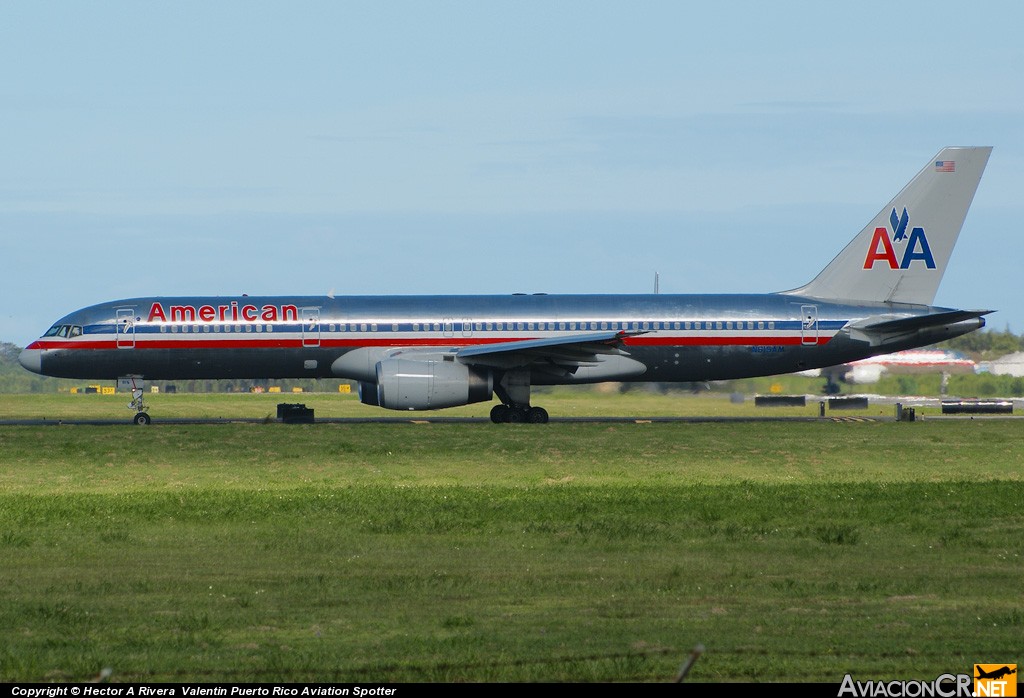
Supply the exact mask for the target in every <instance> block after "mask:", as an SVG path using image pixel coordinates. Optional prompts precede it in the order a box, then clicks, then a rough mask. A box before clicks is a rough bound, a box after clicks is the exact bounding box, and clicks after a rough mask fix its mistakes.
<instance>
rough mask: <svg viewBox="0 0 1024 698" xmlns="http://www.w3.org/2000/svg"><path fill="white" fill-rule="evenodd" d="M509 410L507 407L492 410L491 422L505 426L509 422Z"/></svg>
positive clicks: (498, 406) (501, 406)
mask: <svg viewBox="0 0 1024 698" xmlns="http://www.w3.org/2000/svg"><path fill="white" fill-rule="evenodd" d="M508 413H509V409H508V407H506V406H505V405H495V406H494V407H492V408H491V421H492V422H494V423H495V424H504V423H505V422H507V421H508Z"/></svg>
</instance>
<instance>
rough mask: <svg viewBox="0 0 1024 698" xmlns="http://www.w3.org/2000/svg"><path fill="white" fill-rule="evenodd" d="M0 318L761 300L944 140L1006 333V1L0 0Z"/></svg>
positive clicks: (980, 278)
mask: <svg viewBox="0 0 1024 698" xmlns="http://www.w3.org/2000/svg"><path fill="white" fill-rule="evenodd" d="M0 10H2V12H3V22H0V66H2V67H0V73H2V78H3V79H2V80H0V134H2V137H0V162H2V166H0V299H2V300H0V340H3V341H13V342H16V343H18V344H22V345H24V344H26V343H28V342H29V341H31V340H32V339H34V338H35V337H36V336H38V335H39V334H41V333H42V332H43V331H44V330H45V329H46V328H47V327H48V326H49V324H50V323H51V322H52V321H53V320H55V319H57V318H58V317H60V316H62V315H64V314H65V313H67V312H69V311H71V310H74V309H76V308H79V307H82V306H84V305H89V304H92V303H98V302H102V301H106V300H113V299H116V298H125V297H133V296H145V295H199V294H223V295H230V294H238V293H249V294H252V295H256V294H323V293H327V292H328V291H332V290H333V291H334V292H335V293H337V294H339V295H341V294H386V293H412V294H419V293H511V292H516V291H525V292H536V291H546V292H551V293H558V292H572V293H579V292H624V293H633V292H645V291H648V290H650V289H651V287H652V284H653V275H654V272H655V271H658V272H659V273H660V275H661V290H662V292H663V293H665V292H667V293H674V292H678V293H703V292H733V291H735V292H761V291H776V290H783V289H787V288H793V287H796V286H799V285H801V284H803V283H804V282H806V281H808V280H809V279H810V278H811V277H813V276H814V274H816V273H817V271H818V270H819V269H820V268H821V267H823V266H824V265H825V264H826V263H827V262H828V261H829V260H830V259H831V258H832V257H833V256H834V255H835V254H836V253H837V252H838V251H839V250H840V249H841V248H842V247H843V246H844V245H845V244H846V243H847V242H848V241H849V240H850V239H851V238H852V237H853V235H854V234H855V233H856V232H858V231H859V230H860V229H861V228H862V227H863V226H864V225H865V224H866V223H867V222H868V220H870V218H871V217H872V216H873V215H874V214H875V213H876V212H877V211H878V210H879V209H880V208H881V207H882V206H883V205H884V204H885V203H886V202H887V201H888V200H889V199H890V198H891V197H892V196H893V195H894V194H895V193H896V192H897V191H898V190H899V188H900V187H902V186H903V185H904V184H905V183H906V182H907V181H909V179H910V178H911V177H912V176H913V175H914V174H915V173H916V172H917V171H918V170H919V169H920V168H921V167H923V166H924V165H925V164H926V163H927V162H928V160H929V158H931V156H932V155H933V154H935V153H936V152H937V151H938V150H939V149H940V148H941V147H943V146H945V145H992V146H994V147H995V150H994V152H993V155H992V159H991V161H990V163H989V167H988V170H987V171H986V174H985V176H984V178H983V179H982V182H981V187H980V188H979V191H978V195H977V197H976V198H975V203H974V206H973V207H972V209H971V212H970V214H969V215H968V218H967V223H966V225H965V227H964V231H963V234H962V236H961V239H960V243H959V245H958V248H957V250H956V252H955V253H954V255H953V259H952V262H951V265H950V268H949V270H948V271H947V273H946V276H945V280H944V282H943V285H942V287H941V288H940V290H939V295H938V297H937V299H936V302H937V303H939V304H944V305H950V306H956V307H967V308H994V309H997V310H998V312H997V313H996V314H995V315H994V316H992V318H991V320H990V322H991V323H992V325H993V326H995V327H997V328H1000V329H1001V328H1003V327H1005V326H1006V325H1009V326H1010V327H1011V328H1013V329H1014V330H1015V331H1017V332H1021V331H1024V302H1022V298H1021V293H1020V291H1021V283H1020V278H1021V267H1022V262H1024V240H1022V235H1021V232H1020V229H1021V221H1022V213H1024V201H1022V196H1021V192H1022V190H1024V187H1022V184H1024V177H1022V174H1021V173H1022V171H1024V47H1022V42H1021V41H1020V40H1019V36H1018V34H1019V29H1020V27H1021V26H1024V6H1022V5H1020V3H1018V2H985V3H973V4H971V5H970V6H969V5H968V4H966V3H962V2H903V3H891V2H884V3H882V2H866V3H858V4H857V5H856V6H855V7H854V6H849V5H844V6H840V5H839V4H837V3H820V2H807V3H788V2H779V3H753V2H751V3H728V2H723V3H702V4H700V5H697V4H694V5H690V4H688V3H682V2H665V3H660V2H640V3H628V4H627V3H621V4H600V3H593V2H586V3H572V2H559V3H551V2H543V3H532V2H515V3H497V2H484V3H481V2H452V3H448V2H431V3H419V2H418V3H402V2H395V3H370V2H366V3H345V2H322V3H320V2H306V3H258V2H217V3H208V2H195V3H192V2H175V3H137V2H124V3H121V2H104V3H71V2H66V3H61V2H51V3H7V2H4V3H2V4H0Z"/></svg>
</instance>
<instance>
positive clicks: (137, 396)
mask: <svg viewBox="0 0 1024 698" xmlns="http://www.w3.org/2000/svg"><path fill="white" fill-rule="evenodd" d="M117 382H118V387H120V388H126V389H129V390H131V391H132V401H131V402H129V403H128V409H130V410H135V416H133V417H132V422H133V423H134V424H138V425H140V426H145V425H147V424H149V423H150V422H152V421H153V420H152V419H151V418H150V416H149V413H148V412H146V403H145V401H144V400H143V399H142V394H143V389H144V388H145V385H146V384H145V381H143V380H142V378H139V377H137V376H128V377H126V378H119V379H118V381H117Z"/></svg>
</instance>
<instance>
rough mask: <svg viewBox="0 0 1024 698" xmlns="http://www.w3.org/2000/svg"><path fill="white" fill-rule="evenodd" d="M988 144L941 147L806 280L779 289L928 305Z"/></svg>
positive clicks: (824, 296) (978, 177)
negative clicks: (869, 220)
mask: <svg viewBox="0 0 1024 698" xmlns="http://www.w3.org/2000/svg"><path fill="white" fill-rule="evenodd" d="M991 152H992V148H991V147H987V146H985V147H949V148H943V149H942V150H941V151H939V153H938V154H937V155H936V156H935V157H934V158H932V160H930V161H929V162H928V164H927V165H926V166H925V167H924V169H923V170H921V171H920V172H919V173H918V174H917V176H916V177H914V179H913V180H911V182H910V184H908V185H907V186H906V187H904V188H903V190H902V191H901V192H900V193H899V194H897V195H896V198H894V199H893V200H892V201H890V202H889V203H888V204H886V206H885V207H884V208H883V209H882V210H881V211H879V212H878V215H876V216H875V217H874V218H873V219H872V220H871V222H870V223H868V224H867V226H865V228H864V229H863V230H862V231H860V233H859V234H858V235H857V237H855V238H854V239H853V242H851V243H850V244H849V245H847V246H846V247H845V248H844V249H843V251H842V252H840V253H839V255H838V256H837V257H836V258H835V259H833V260H832V262H831V263H829V265H828V266H827V267H825V268H824V269H823V270H822V271H821V273H820V274H818V276H816V277H815V278H814V280H813V281H811V282H810V283H809V284H807V285H806V286H802V287H801V288H797V289H793V290H792V291H786V292H785V293H787V294H791V295H798V296H808V297H811V298H820V299H823V300H838V301H866V302H893V303H916V304H921V305H931V304H932V301H933V300H934V299H935V293H936V291H937V290H938V288H939V282H940V281H941V280H942V274H943V272H945V270H946V265H947V264H948V263H949V258H950V255H951V254H952V253H953V246H954V245H955V244H956V239H957V237H958V236H959V235H960V229H961V228H962V227H963V224H964V219H965V218H966V217H967V209H968V208H970V205H971V201H972V200H973V199H974V193H975V191H977V188H978V182H979V181H980V180H981V174H982V172H984V170H985V165H986V164H987V163H988V158H989V155H990V154H991Z"/></svg>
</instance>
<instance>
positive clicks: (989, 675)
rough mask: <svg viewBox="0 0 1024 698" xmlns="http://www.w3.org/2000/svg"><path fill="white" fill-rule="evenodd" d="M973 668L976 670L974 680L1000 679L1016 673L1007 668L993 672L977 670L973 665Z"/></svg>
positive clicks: (1015, 670)
mask: <svg viewBox="0 0 1024 698" xmlns="http://www.w3.org/2000/svg"><path fill="white" fill-rule="evenodd" d="M975 667H976V668H977V670H978V675H977V676H975V677H974V678H976V679H1001V678H1003V677H1004V676H1009V675H1010V674H1016V673H1017V669H1016V668H1014V669H1011V668H1010V667H1009V666H1003V667H1000V668H999V669H995V670H993V671H985V670H984V669H981V668H978V666H977V665H975Z"/></svg>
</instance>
